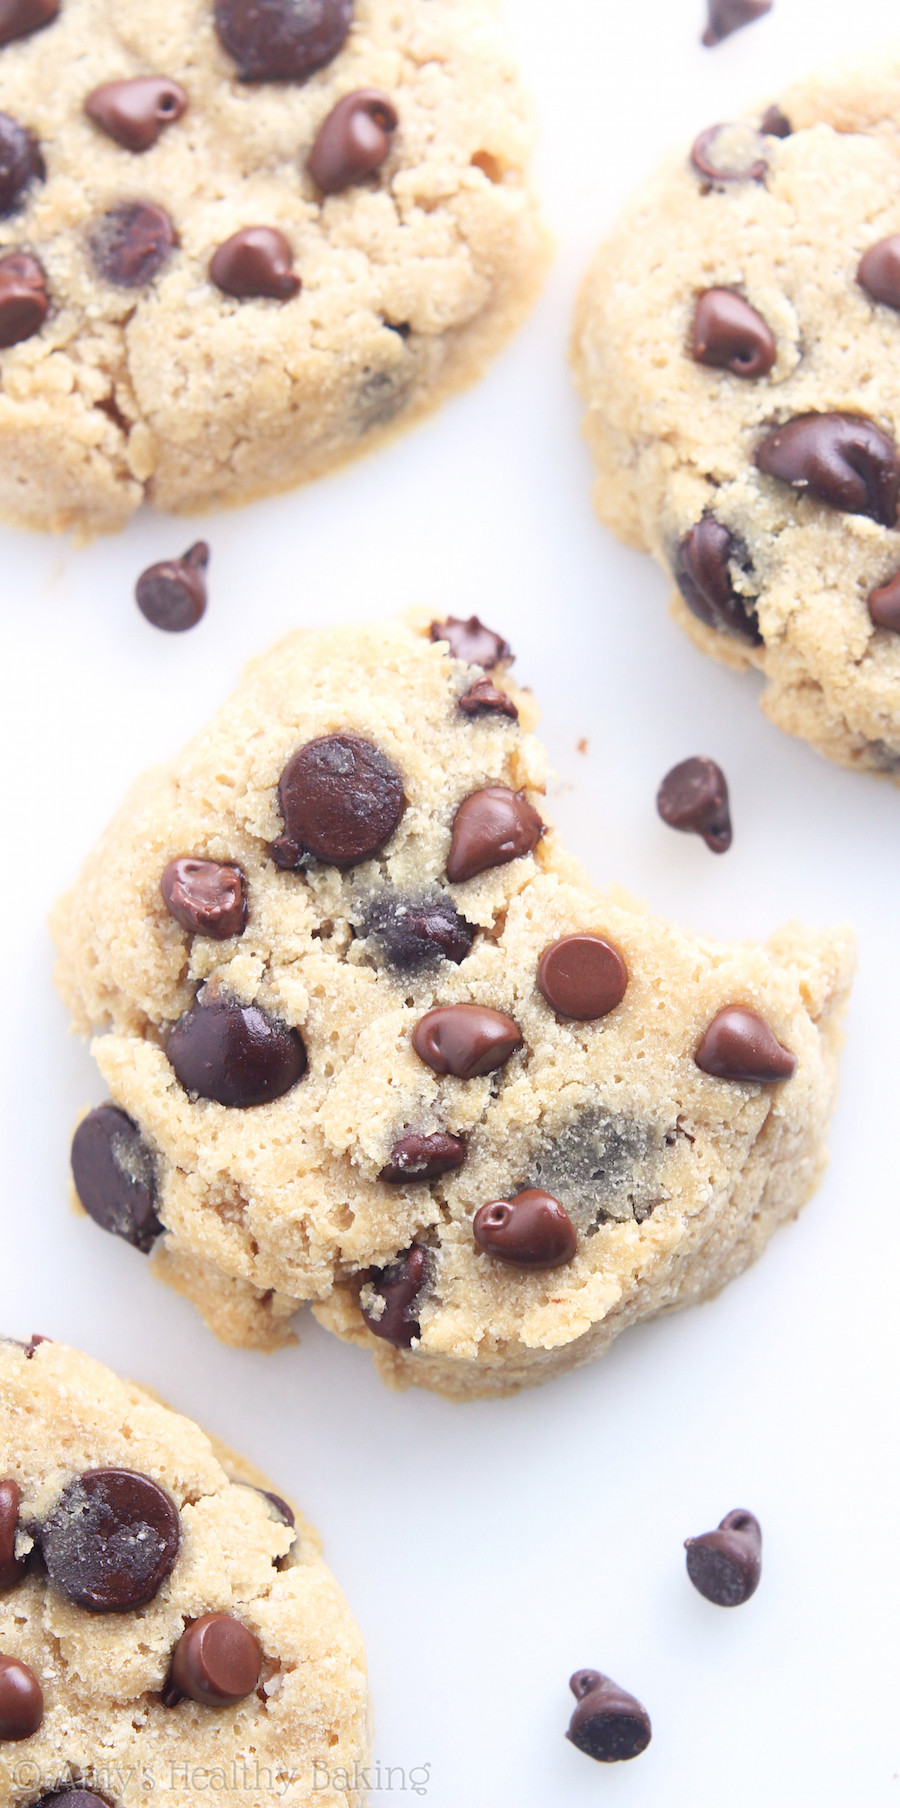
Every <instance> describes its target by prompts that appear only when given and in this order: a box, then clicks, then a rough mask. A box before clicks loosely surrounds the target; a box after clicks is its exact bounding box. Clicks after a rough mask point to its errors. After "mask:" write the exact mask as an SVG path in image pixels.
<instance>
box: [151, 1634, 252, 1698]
mask: <svg viewBox="0 0 900 1808" xmlns="http://www.w3.org/2000/svg"><path fill="white" fill-rule="evenodd" d="M261 1668H262V1652H261V1651H260V1648H259V1645H258V1644H257V1642H256V1639H255V1638H254V1637H253V1634H252V1632H250V1631H248V1629H247V1627H246V1626H242V1625H241V1622H240V1620H235V1619H233V1618H232V1616H231V1614H230V1613H204V1614H203V1615H202V1616H201V1618H200V1619H199V1620H192V1621H191V1622H190V1624H189V1625H188V1626H187V1627H186V1628H185V1630H184V1632H183V1633H182V1635H181V1638H180V1639H179V1640H178V1643H177V1645H176V1646H175V1650H174V1652H173V1654H172V1669H171V1673H170V1678H169V1689H168V1690H167V1695H168V1698H169V1700H170V1701H171V1694H170V1693H169V1691H171V1692H172V1693H177V1695H178V1696H179V1697H184V1696H187V1697H188V1698H189V1699H190V1700H191V1701H199V1702H202V1704H203V1706H204V1707H207V1708H228V1707H232V1706H233V1705H234V1703H235V1702H236V1701H244V1700H245V1699H246V1697H247V1696H248V1695H252V1694H253V1691H254V1689H255V1688H256V1685H257V1683H258V1682H259V1673H260V1670H261Z"/></svg>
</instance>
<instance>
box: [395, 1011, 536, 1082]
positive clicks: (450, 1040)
mask: <svg viewBox="0 0 900 1808" xmlns="http://www.w3.org/2000/svg"><path fill="white" fill-rule="evenodd" d="M412 1044H413V1048H414V1049H415V1051H416V1054H417V1055H418V1056H419V1059H420V1060H421V1061H424V1062H425V1065H426V1067H430V1068H431V1069H432V1070H433V1072H434V1073H436V1074H455V1075H456V1078H457V1079H458V1080H474V1079H475V1078H476V1076H477V1075H478V1074H487V1073H494V1072H495V1071H496V1069H497V1068H498V1067H502V1066H503V1065H504V1063H505V1062H506V1061H508V1060H509V1057H510V1055H514V1054H515V1052H516V1049H517V1048H521V1047H522V1032H521V1030H520V1029H519V1026H518V1024H517V1023H514V1022H513V1020H512V1018H511V1017H506V1016H505V1015H504V1013H503V1012H502V1011H491V1010H489V1009H488V1007H487V1006H486V1005H482V1004H442V1005H438V1006H437V1008H436V1010H433V1011H426V1013H425V1016H424V1017H420V1018H419V1021H418V1023H417V1024H416V1026H415V1029H414V1030H413V1033H412Z"/></svg>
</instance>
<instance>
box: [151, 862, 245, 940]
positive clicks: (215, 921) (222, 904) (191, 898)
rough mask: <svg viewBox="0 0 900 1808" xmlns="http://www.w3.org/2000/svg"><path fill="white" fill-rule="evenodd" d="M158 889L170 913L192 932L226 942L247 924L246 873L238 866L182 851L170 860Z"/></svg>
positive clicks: (241, 932)
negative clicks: (182, 852)
mask: <svg viewBox="0 0 900 1808" xmlns="http://www.w3.org/2000/svg"><path fill="white" fill-rule="evenodd" d="M159 889H160V891H161V892H162V895H163V901H164V903H165V906H166V909H167V911H168V912H169V915H170V916H172V917H174V918H175V921H176V923H179V924H180V926H181V928H182V929H186V930H187V931H188V934H189V935H208V936H211V937H212V939H213V941H214V942H227V941H228V940H229V939H230V937H231V936H233V935H242V934H243V932H244V930H245V929H246V927H247V899H246V897H245V895H244V875H243V873H242V872H241V869H240V867H239V866H231V865H226V864H224V863H223V862H222V861H219V860H200V859H198V858H197V857H196V856H195V855H194V854H180V855H179V857H178V859H177V860H170V861H169V864H168V866H167V867H166V870H165V872H164V873H163V876H162V878H161V880H160V882H159Z"/></svg>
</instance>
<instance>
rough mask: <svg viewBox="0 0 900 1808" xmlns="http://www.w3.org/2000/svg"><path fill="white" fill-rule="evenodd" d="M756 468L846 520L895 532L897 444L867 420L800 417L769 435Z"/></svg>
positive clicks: (899, 474)
mask: <svg viewBox="0 0 900 1808" xmlns="http://www.w3.org/2000/svg"><path fill="white" fill-rule="evenodd" d="M754 457H755V462H756V464H757V465H758V466H759V469H760V470H761V471H765V472H766V474H767V476H769V477H777V478H778V479H779V480H780V481H781V482H782V483H789V484H790V485H791V486H792V488H793V489H795V490H803V491H806V492H807V493H808V494H809V495H810V496H814V497H815V498H816V500H817V502H824V503H827V505H828V507H829V508H833V509H841V510H842V511H843V512H844V514H847V515H869V516H870V517H871V519H872V520H873V521H879V522H880V523H881V525H882V527H893V526H894V525H895V523H896V520H897V498H898V496H900V458H898V456H897V448H896V446H895V445H894V442H893V440H892V439H889V438H888V436H887V434H886V433H882V431H881V428H880V427H876V425H875V422H874V421H870V420H867V419H866V417H865V415H862V414H798V415H796V416H795V417H794V419H793V420H792V421H785V423H784V425H783V426H782V427H776V428H774V430H773V431H772V432H771V433H768V434H767V435H766V437H765V439H764V440H762V442H761V443H760V445H758V446H757V448H756V452H755V454H754Z"/></svg>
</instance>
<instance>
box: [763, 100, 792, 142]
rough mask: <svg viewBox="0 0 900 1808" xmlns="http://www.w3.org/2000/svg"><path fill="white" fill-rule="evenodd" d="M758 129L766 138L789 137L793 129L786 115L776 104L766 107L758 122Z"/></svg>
mask: <svg viewBox="0 0 900 1808" xmlns="http://www.w3.org/2000/svg"><path fill="white" fill-rule="evenodd" d="M759 129H760V131H761V132H763V133H764V134H765V136H766V138H790V137H792V136H793V131H794V128H793V126H792V125H791V122H790V120H789V119H788V117H787V115H786V114H785V113H782V111H781V108H780V107H779V106H777V105H772V106H771V107H767V108H766V111H765V113H764V114H763V116H762V119H761V120H760V122H759Z"/></svg>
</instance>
